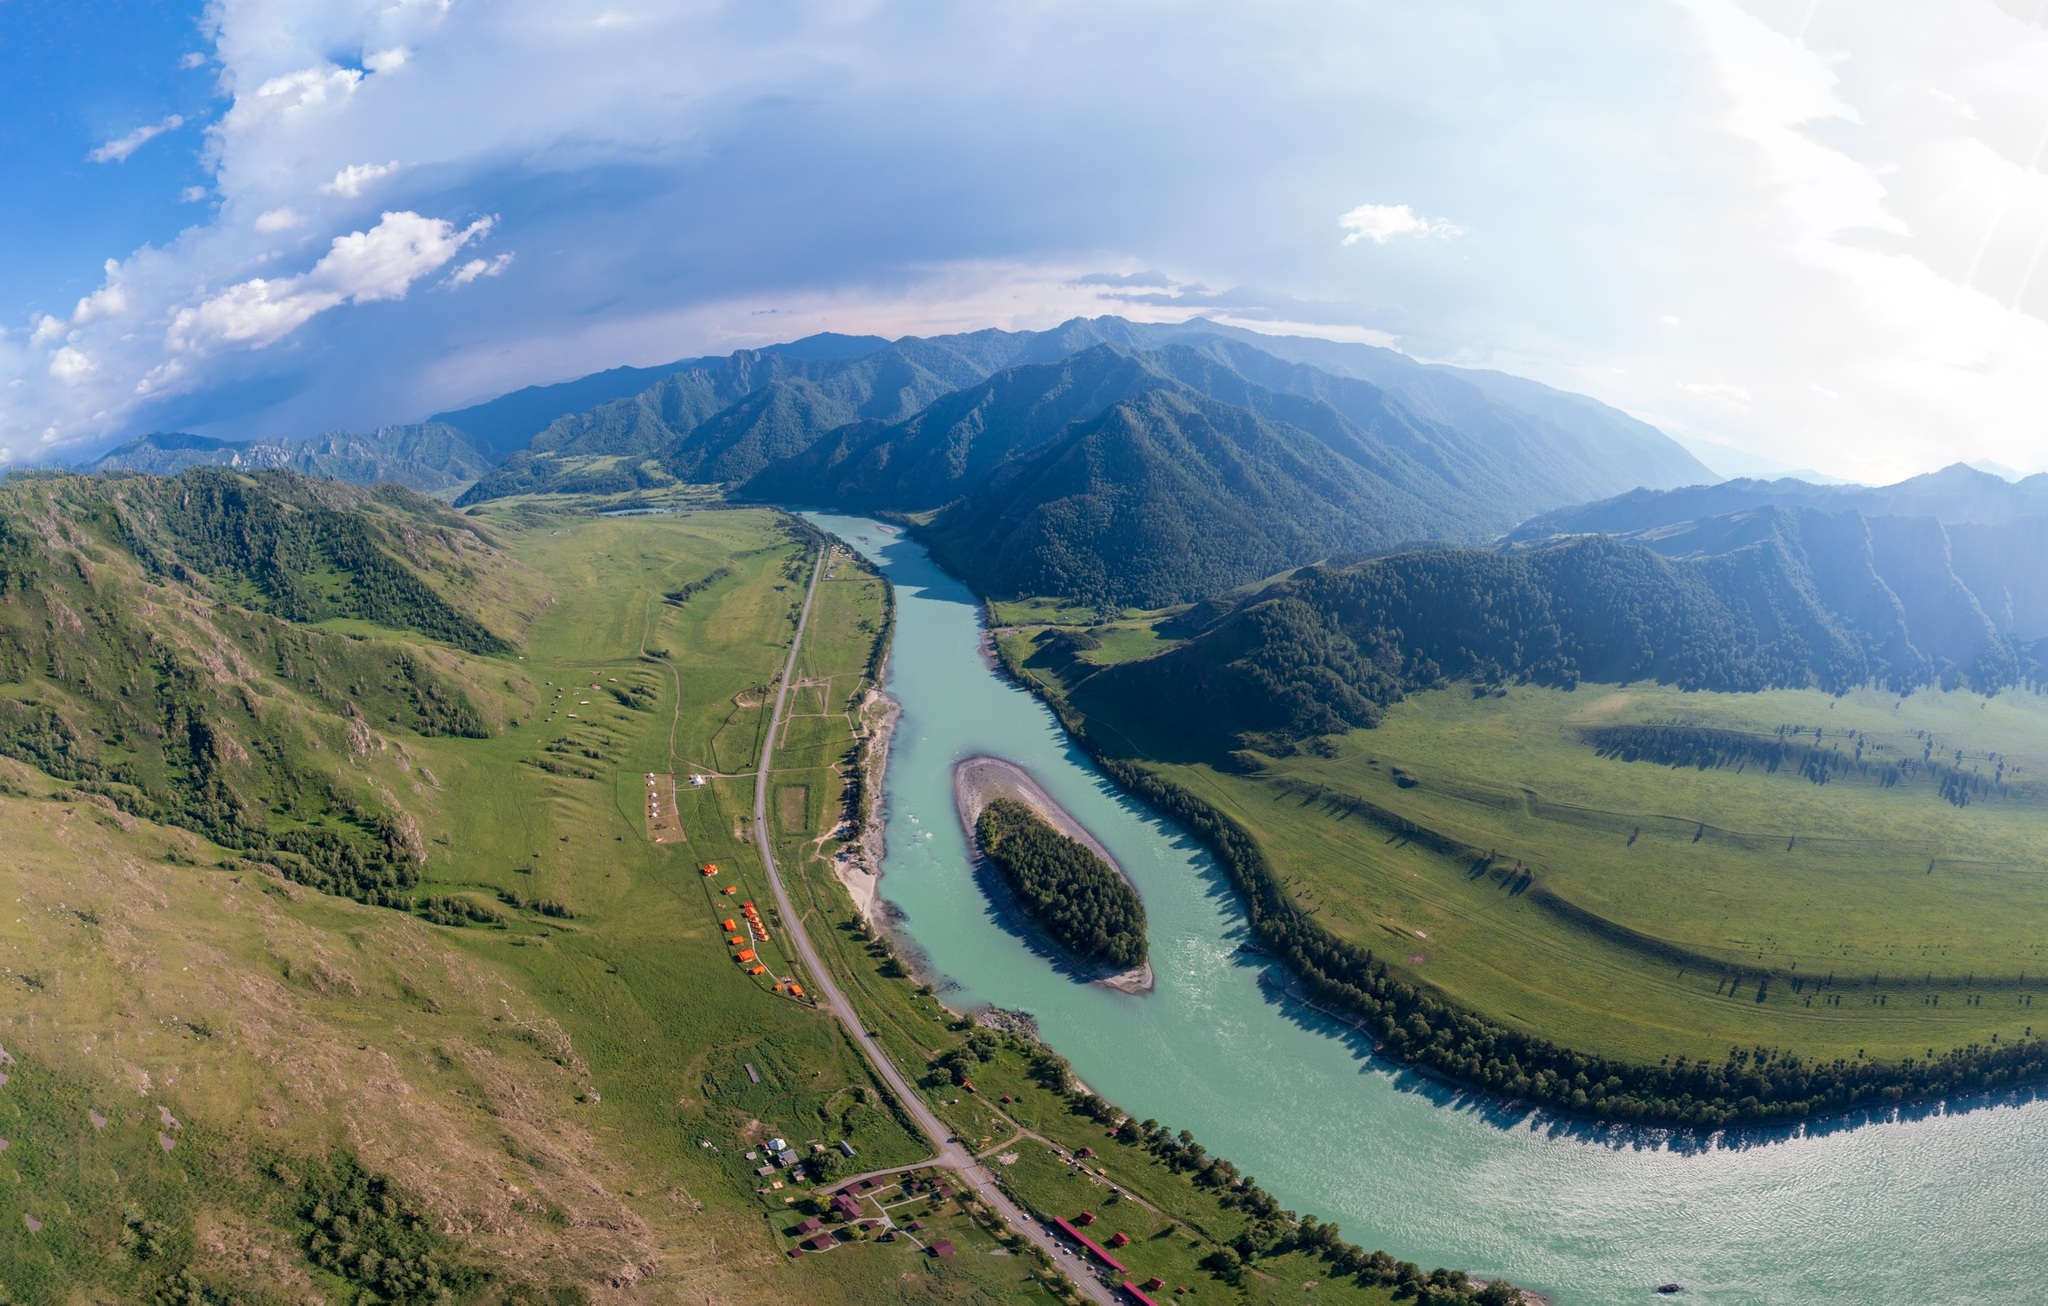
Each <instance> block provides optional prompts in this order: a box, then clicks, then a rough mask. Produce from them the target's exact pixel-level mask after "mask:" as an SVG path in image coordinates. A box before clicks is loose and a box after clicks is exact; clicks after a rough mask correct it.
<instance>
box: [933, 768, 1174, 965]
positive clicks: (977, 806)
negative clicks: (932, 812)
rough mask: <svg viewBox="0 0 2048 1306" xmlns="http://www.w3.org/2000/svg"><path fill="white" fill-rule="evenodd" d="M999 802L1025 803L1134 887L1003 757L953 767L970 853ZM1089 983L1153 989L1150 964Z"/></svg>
mask: <svg viewBox="0 0 2048 1306" xmlns="http://www.w3.org/2000/svg"><path fill="white" fill-rule="evenodd" d="M998 798H1009V799H1013V800H1015V801H1017V802H1020V803H1022V804H1024V806H1026V807H1028V808H1030V809H1031V810H1032V811H1033V812H1035V813H1037V814H1038V817H1039V819H1040V820H1042V821H1044V822H1045V823H1046V824H1047V825H1050V826H1051V827H1052V828H1053V829H1055V830H1058V831H1059V832H1060V833H1061V834H1063V835H1065V836H1067V837H1068V838H1069V839H1072V840H1073V841H1074V842H1076V843H1078V844H1080V845H1081V846H1082V847H1084V848H1086V849H1088V851H1090V852H1092V853H1094V854H1095V855H1096V856H1097V857H1100V858H1101V859H1102V860H1103V861H1104V862H1105V863H1107V864H1108V866H1109V868H1110V869H1111V870H1113V871H1115V872H1116V873H1117V875H1118V876H1120V877H1121V878H1122V879H1123V882H1124V883H1125V884H1131V877H1130V875H1129V874H1128V873H1127V872H1125V870H1124V868H1123V867H1122V866H1120V865H1118V864H1117V860H1116V858H1115V857H1114V856H1112V855H1111V853H1110V851H1109V849H1107V848H1105V847H1103V846H1102V841H1101V840H1099V839H1097V838H1096V837H1095V836H1094V835H1093V834H1091V833H1089V831H1088V828H1087V827H1086V826H1084V825H1082V824H1081V823H1080V822H1079V821H1077V820H1075V819H1074V817H1073V814H1072V813H1070V812H1068V811H1067V809H1066V808H1064V807H1062V806H1060V804H1059V803H1058V802H1057V801H1056V800H1055V799H1054V798H1053V796H1052V795H1051V794H1048V793H1047V792H1045V787H1044V786H1043V785H1040V784H1039V783H1038V781H1037V780H1035V779H1034V778H1032V775H1031V773H1030V772H1029V771H1026V770H1025V769H1024V768H1023V767H1021V766H1018V765H1017V764H1016V763H1015V762H1008V761H1005V760H1003V759H1002V758H1000V757H986V756H983V757H970V758H967V759H965V760H963V761H961V762H959V763H958V764H956V765H955V766H954V767H953V807H954V810H955V811H956V812H958V813H959V816H960V829H961V831H962V833H964V834H965V835H966V836H967V843H968V847H969V848H973V847H974V846H975V835H974V826H975V822H976V821H978V820H980V819H981V811H982V809H983V808H984V807H987V806H988V805H989V804H990V803H992V802H994V801H995V800H996V799H998ZM977 855H978V854H977ZM1131 891H1132V892H1133V893H1135V892H1137V886H1136V885H1135V884H1131ZM1091 982H1093V983H1096V984H1101V985H1104V986H1106V987H1108V988H1113V989H1117V990H1119V991H1120V992H1124V993H1149V992H1151V991H1152V984H1153V979H1152V963H1150V962H1146V963H1144V964H1143V965H1139V966H1134V967H1132V968H1131V969H1129V970H1123V971H1115V972H1111V973H1107V974H1102V975H1098V976H1097V977H1096V978H1095V979H1094V980H1093V981H1091Z"/></svg>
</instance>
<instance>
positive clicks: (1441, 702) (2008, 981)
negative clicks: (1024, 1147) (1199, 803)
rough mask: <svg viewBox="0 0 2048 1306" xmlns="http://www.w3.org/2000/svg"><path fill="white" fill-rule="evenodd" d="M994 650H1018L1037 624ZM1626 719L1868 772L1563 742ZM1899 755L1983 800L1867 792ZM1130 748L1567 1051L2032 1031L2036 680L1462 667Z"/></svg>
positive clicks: (1070, 667)
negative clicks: (1214, 746)
mask: <svg viewBox="0 0 2048 1306" xmlns="http://www.w3.org/2000/svg"><path fill="white" fill-rule="evenodd" d="M1008 638H1009V640H1010V641H1011V645H1010V647H1011V649H1012V651H1013V652H1014V653H1016V654H1017V655H1018V657H1019V659H1020V660H1022V659H1026V658H1030V657H1031V655H1032V654H1033V652H1034V649H1033V645H1034V644H1035V643H1036V642H1037V641H1039V640H1041V639H1043V638H1045V636H1043V635H1041V634H1037V633H1033V632H1019V633H1017V634H1013V635H1010V636H1009V637H1008ZM1107 647H1108V641H1105V648H1107ZM1087 656H1088V655H1085V654H1084V655H1083V657H1084V658H1086V657H1087ZM1027 668H1028V669H1029V670H1031V671H1032V672H1033V673H1034V674H1039V675H1041V676H1044V677H1045V678H1046V679H1047V680H1048V682H1049V683H1053V684H1055V685H1056V686H1057V687H1060V688H1063V689H1065V690H1067V691H1068V692H1069V693H1070V697H1071V700H1072V701H1074V702H1076V703H1077V704H1078V705H1080V706H1081V707H1083V708H1084V709H1085V710H1087V711H1088V712H1089V713H1090V729H1091V730H1092V731H1093V732H1094V733H1095V735H1096V737H1097V738H1098V740H1100V741H1101V742H1103V743H1104V744H1105V745H1106V746H1108V747H1109V748H1111V749H1112V751H1116V752H1121V753H1123V754H1124V755H1127V756H1132V757H1137V758H1146V757H1159V756H1174V755H1176V754H1179V755H1185V750H1183V749H1179V748H1177V747H1176V744H1175V741H1174V740H1173V739H1172V738H1170V737H1168V738H1161V737H1156V736H1157V735H1158V732H1159V731H1160V730H1161V729H1162V727H1161V726H1160V725H1159V724H1158V723H1151V722H1148V723H1138V722H1133V721H1127V720H1120V719H1119V718H1118V716H1117V714H1116V712H1115V708H1114V704H1109V703H1103V702H1098V701H1096V700H1094V699H1091V698H1090V697H1089V696H1088V694H1087V692H1086V689H1085V677H1086V675H1087V674H1088V664H1087V662H1085V661H1079V660H1072V661H1067V662H1065V663H1064V664H1062V663H1060V662H1051V663H1050V665H1048V659H1046V658H1043V657H1039V658H1037V659H1036V664H1035V665H1034V664H1030V663H1027ZM1635 725H1643V726H1656V727H1661V728H1667V729H1673V730H1676V731H1678V732H1680V733H1684V732H1693V731H1708V732H1712V731H1721V732H1732V733H1733V734H1735V735H1739V736H1741V737H1744V738H1746V739H1753V740H1762V741H1780V740H1795V741H1799V740H1803V741H1804V744H1803V745H1801V746H1809V745H1810V746H1819V747H1826V748H1829V749H1838V750H1840V753H1839V756H1840V757H1841V758H1844V759H1849V758H1864V759H1867V760H1868V761H1869V763H1870V765H1869V766H1868V767H1866V768H1864V773H1861V774H1859V773H1857V772H1856V771H1855V770H1854V769H1853V768H1847V767H1845V768H1843V769H1840V770H1838V771H1836V772H1835V773H1833V774H1831V775H1829V776H1828V777H1827V778H1826V782H1825V783H1815V782H1814V780H1812V779H1810V778H1808V777H1807V776H1806V775H1803V774H1801V773H1800V770H1799V769H1798V768H1797V767H1794V766H1791V765H1786V766H1782V767H1780V768H1778V769H1776V770H1773V769H1771V768H1769V767H1767V766H1764V765H1760V764H1755V763H1753V762H1745V761H1743V760H1742V759H1739V758H1736V759H1730V760H1729V761H1727V762H1726V764H1724V765H1719V766H1708V767H1704V768H1702V767H1699V766H1694V765H1685V766H1674V765H1667V764H1665V763H1663V762H1660V761H1651V760H1634V761H1630V760H1623V759H1622V757H1621V756H1618V755H1615V754H1614V753H1613V750H1609V749H1602V748H1600V747H1596V746H1595V743H1594V742H1592V741H1590V740H1589V738H1588V735H1587V733H1586V732H1587V731H1589V730H1598V729H1601V728H1603V727H1615V726H1635ZM1168 728H1169V729H1170V727H1168ZM1816 731H1818V732H1819V733H1818V735H1817V734H1816ZM1902 760H1911V761H1915V762H1923V763H1924V762H1927V761H1933V762H1940V763H1942V764H1943V765H1944V766H1946V767H1947V768H1949V770H1950V771H1951V772H1954V773H1961V774H1967V775H1970V776H1974V777H1976V778H1977V779H1978V780H1980V781H1982V782H1984V783H1983V785H1982V790H1983V791H1981V792H1978V793H1976V794H1974V795H1973V796H1972V797H1971V799H1970V801H1969V803H1968V805H1967V806H1958V805H1955V804H1954V803H1952V802H1950V801H1948V800H1947V799H1946V798H1945V797H1944V796H1943V794H1942V792H1941V791H1940V787H1939V785H1938V783H1937V780H1936V777H1935V776H1934V775H1933V774H1931V773H1929V772H1927V771H1925V770H1923V771H1921V772H1920V773H1919V774H1917V775H1910V774H1909V776H1908V778H1906V779H1905V780H1903V781H1896V782H1894V783H1890V784H1887V783H1886V782H1885V781H1884V779H1883V777H1882V772H1883V770H1884V768H1885V766H1886V764H1887V763H1888V762H1895V761H1902ZM1155 765H1156V766H1157V769H1158V770H1159V771H1160V772H1161V774H1163V775H1167V776H1169V777H1171V778H1172V779H1173V780H1175V781H1176V782H1178V783H1180V784H1181V785H1183V786H1185V787H1186V788H1188V789H1189V790H1191V791H1192V792H1194V793H1195V794H1197V795H1199V796H1200V797H1202V798H1204V799H1206V800H1207V801H1209V802H1211V803H1213V804H1215V805H1216V806H1217V807H1219V808H1221V809H1222V810H1224V811H1225V812H1227V813H1229V814H1230V815H1231V816H1233V817H1235V818H1236V819H1237V820H1239V821H1240V822H1242V823H1243V824H1244V825H1245V827H1246V828H1247V829H1248V830H1250V831H1251V832H1252V834H1253V835H1254V836H1255V837H1256V838H1257V839H1258V840H1259V842H1260V844H1261V846H1262V847H1263V848H1264V850H1265V851H1266V853H1267V854H1268V856H1269V858H1270V859H1271V861H1272V863H1273V865H1274V866H1275V868H1276V870H1277V871H1278V872H1279V874H1280V875H1281V876H1282V877H1283V878H1284V880H1285V882H1286V884H1287V888H1288V891H1289V892H1290V894H1291V895H1292V896H1293V897H1294V899H1295V900H1296V901H1297V902H1298V903H1299V904H1300V905H1302V906H1303V907H1304V908H1306V909H1307V910H1309V911H1311V912H1313V913H1314V915H1315V918H1316V919H1317V920H1318V921H1319V922H1320V923H1321V924H1323V925H1324V926H1326V927H1328V928H1329V929H1331V930H1332V931H1334V932H1335V933H1337V934H1338V935H1340V936H1342V937H1345V938H1348V939H1350V940H1352V941H1354V942H1356V943H1358V944H1360V945H1362V946H1365V947H1369V948H1372V949H1373V950H1374V951H1375V954H1376V955H1377V956H1378V957H1379V958H1380V959H1381V960H1383V961H1385V962H1386V963H1387V964H1388V965H1389V966H1390V967H1391V968H1392V969H1393V970H1395V971H1396V972H1397V973H1401V974H1404V975H1407V976H1409V977H1411V978H1413V979H1416V980H1419V981H1421V982H1423V983H1425V984H1427V985H1430V986H1432V987H1434V988H1436V989H1437V990H1439V991H1441V992H1443V993H1444V994H1446V995H1447V996H1449V997H1450V998H1452V999H1454V1000H1456V1001H1457V1002H1459V1003H1461V1004H1463V1005H1465V1006H1467V1007H1469V1008H1471V1009H1473V1010H1476V1011H1478V1012H1481V1013H1483V1014H1485V1015H1487V1016H1490V1017H1492V1018H1494V1019H1496V1020H1498V1021H1501V1022H1502V1023H1504V1024H1507V1025H1510V1026H1513V1027H1516V1028H1520V1029H1524V1030H1527V1031H1530V1032H1532V1033H1536V1034H1539V1035H1542V1036H1544V1037H1547V1038H1549V1039H1552V1040H1555V1041H1557V1042H1559V1043H1562V1044H1565V1045H1567V1046H1570V1047H1573V1048H1579V1049H1583V1050H1586V1051H1589V1052H1595V1053H1601V1054H1605V1055H1611V1056H1616V1057H1621V1058H1625V1059H1628V1060H1632V1061H1637V1062H1645V1061H1647V1062H1648V1063H1650V1064H1655V1063H1657V1062H1658V1061H1659V1060H1660V1059H1662V1058H1667V1057H1678V1056H1686V1057H1691V1058H1694V1059H1699V1058H1706V1057H1719V1056H1722V1055H1725V1054H1726V1053H1727V1051H1728V1049H1729V1048H1730V1047H1731V1046H1741V1047H1745V1048H1746V1047H1756V1046H1763V1047H1775V1048H1783V1049H1788V1050H1794V1051H1797V1052H1799V1053H1800V1054H1801V1055H1803V1056H1809V1057H1814V1058H1826V1059H1832V1058H1835V1057H1842V1058H1849V1059H1856V1058H1862V1057H1868V1058H1873V1059H1898V1058H1904V1057H1924V1056H1926V1055H1928V1053H1929V1050H1930V1049H1932V1050H1934V1051H1935V1052H1938V1053H1940V1052H1947V1051H1948V1050H1950V1049H1952V1048H1957V1047H1965V1046H1969V1045H1972V1044H1989V1043H1992V1042H1993V1041H1994V1040H1998V1039H2005V1040H2011V1039H2014V1038H2021V1037H2025V1036H2027V1035H2029V1034H2031V1033H2032V1032H2033V1031H2034V1028H2035V1026H2036V1025H2037V1023H2038V1024H2041V1025H2043V1026H2048V956H2044V952H2043V949H2044V948H2048V854H2044V853H2043V849H2044V847H2048V699H2044V698H2042V697H2040V696H2037V695H2032V694H2025V693H2009V694H2005V695H2000V696H1998V697H1996V698H1991V699H1986V698H1984V697H1982V696H1979V695H1974V694H1969V693H1962V692H1951V693H1942V692H1921V693H1917V694H1914V695H1911V696H1909V697H1906V698H1903V699H1902V698H1900V697H1898V696H1896V695H1892V694H1887V693H1881V692H1876V691H1866V692H1859V693H1852V694H1849V695H1846V696H1844V697H1841V698H1835V697H1832V696H1829V695H1826V694H1821V693H1817V692H1793V691H1785V692H1774V693H1766V694H1709V693H1682V692H1679V691H1677V690H1673V689H1669V688H1665V687H1660V686H1655V685H1641V684H1639V685H1634V686H1627V687H1622V686H1598V685H1584V686H1581V687H1579V688H1578V689H1577V690H1576V691H1572V692H1566V691H1560V690H1553V689H1545V688H1539V687H1533V686H1517V687H1513V688H1510V689H1508V690H1506V691H1505V692H1502V693H1494V694H1486V695H1481V694H1476V693H1475V692H1474V691H1473V690H1472V688H1471V687H1469V686H1462V685H1460V686H1453V687H1451V688H1447V689H1443V690H1438V691H1433V692H1430V693H1425V694H1420V695H1416V696H1414V697H1412V698H1410V699H1409V700H1407V701H1405V702H1403V703H1400V704H1398V705H1397V706H1396V707H1394V708H1393V709H1392V710H1391V711H1389V712H1388V713H1387V716H1386V719H1385V720H1384V721H1383V722H1382V723H1381V724H1380V725H1379V726H1378V727H1377V728H1374V729H1371V730H1357V731H1353V732H1351V733H1349V734H1347V735H1344V736H1341V737H1336V738H1332V739H1329V740H1326V741H1322V742H1321V743H1320V744H1319V746H1318V747H1315V748H1303V749H1300V750H1298V751H1296V752H1295V753H1293V754H1292V755H1289V756H1285V757H1266V756H1263V755H1262V756H1260V757H1259V759H1258V763H1257V766H1256V769H1255V770H1253V771H1251V772H1250V773H1240V772H1237V771H1232V770H1225V769H1220V768H1219V767H1216V766H1211V765H1207V764H1202V763H1186V764H1172V765H1166V764H1155ZM1908 770H1909V772H1910V771H1911V767H1909V768H1908ZM1993 777H1996V780H1997V783H1996V784H1992V783H1990V782H1991V781H1992V779H1993ZM2037 1002H2042V1003H2043V1005H2042V1007H2041V1014H2040V1017H2039V1018H2038V1019H2037V1017H2036V1014H2035V1004H2036V1003H2037Z"/></svg>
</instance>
